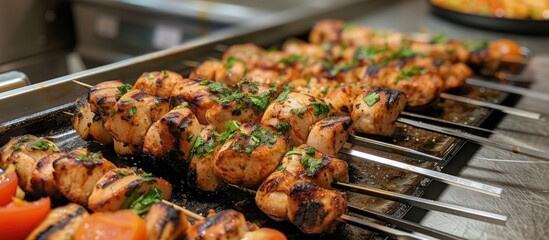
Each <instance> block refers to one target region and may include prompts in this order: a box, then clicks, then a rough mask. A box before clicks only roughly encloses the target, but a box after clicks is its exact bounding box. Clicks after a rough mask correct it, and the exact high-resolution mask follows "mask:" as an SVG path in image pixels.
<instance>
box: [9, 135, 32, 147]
mask: <svg viewBox="0 0 549 240" xmlns="http://www.w3.org/2000/svg"><path fill="white" fill-rule="evenodd" d="M29 140H30V138H29V136H27V135H25V136H22V137H20V138H19V140H18V141H17V142H16V143H14V144H13V151H18V150H21V147H23V144H24V143H26V142H28V141H29Z"/></svg>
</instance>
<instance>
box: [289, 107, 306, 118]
mask: <svg viewBox="0 0 549 240" xmlns="http://www.w3.org/2000/svg"><path fill="white" fill-rule="evenodd" d="M307 109H309V107H304V108H300V109H295V108H294V109H292V110H290V113H295V114H297V116H298V117H299V118H303V116H305V113H306V112H307Z"/></svg>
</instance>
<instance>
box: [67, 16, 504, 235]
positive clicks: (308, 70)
mask: <svg viewBox="0 0 549 240" xmlns="http://www.w3.org/2000/svg"><path fill="white" fill-rule="evenodd" d="M331 25H334V26H339V24H338V21H324V22H321V23H319V25H317V26H316V27H315V28H314V29H313V31H312V33H311V43H312V44H307V43H304V42H299V41H291V42H288V43H287V44H285V45H284V46H283V51H266V50H263V49H261V48H259V47H257V46H253V45H236V46H233V47H231V48H229V49H228V50H227V51H226V53H225V54H224V56H223V59H222V60H221V61H207V62H205V63H203V64H201V65H200V66H198V67H197V69H196V70H195V71H194V72H193V73H192V74H191V76H190V78H189V79H185V78H182V77H181V76H180V75H179V74H177V73H174V72H170V71H160V72H151V73H145V74H143V75H142V76H141V77H140V78H139V79H138V80H137V82H136V84H135V85H134V86H133V87H132V86H129V85H125V84H122V83H121V82H120V81H108V82H104V83H100V84H98V85H96V86H93V87H92V88H91V90H90V92H89V94H88V96H87V98H86V99H81V100H80V101H79V103H78V110H77V113H76V114H75V117H74V122H73V126H74V127H75V129H76V130H77V132H78V133H79V135H80V136H82V137H83V138H84V139H87V140H95V141H98V142H101V143H103V144H105V145H108V144H111V143H114V149H115V151H116V152H117V153H118V154H119V155H121V156H124V155H133V154H140V153H144V154H146V155H148V156H152V157H154V158H155V159H158V160H160V161H168V162H170V163H171V164H173V165H175V166H178V167H182V166H184V165H185V161H189V169H188V170H187V171H188V178H187V180H188V184H189V185H192V186H195V187H196V188H198V189H199V190H202V191H211V192H215V191H220V190H222V189H224V188H227V187H231V186H235V185H236V186H237V187H243V188H248V189H254V190H255V189H258V191H257V193H256V203H257V205H258V207H259V208H260V209H261V210H262V211H264V212H265V213H266V214H267V215H268V216H269V217H271V218H273V219H277V220H290V221H292V222H293V223H294V224H295V225H296V226H297V227H298V228H300V230H302V231H304V232H306V233H320V232H325V231H327V232H329V231H331V230H333V228H334V226H335V225H336V223H337V222H338V221H341V218H342V216H344V214H345V213H346V212H347V205H348V204H347V202H346V199H345V194H343V193H342V192H340V191H337V190H333V186H334V185H338V184H339V185H340V186H342V185H343V183H345V182H348V178H349V176H348V174H349V173H348V169H347V164H346V162H345V161H343V160H339V159H337V158H335V156H336V154H337V153H338V152H339V153H342V152H343V153H348V154H351V155H353V153H354V155H355V156H357V155H359V156H365V158H370V159H371V158H373V157H375V156H373V157H372V156H370V155H368V154H366V153H356V151H355V150H352V149H348V148H343V145H344V144H345V142H346V141H347V139H348V136H349V135H348V134H349V132H351V131H356V132H359V133H366V134H374V135H384V136H391V135H392V134H393V132H394V130H395V122H396V120H397V118H398V116H399V115H400V113H401V112H402V110H403V109H404V108H405V106H406V105H408V106H409V107H412V108H416V107H421V106H424V105H429V104H432V103H433V102H434V101H436V99H438V96H439V95H440V92H442V91H443V90H448V89H451V88H456V87H459V86H460V85H461V84H463V82H464V79H466V78H468V77H469V76H470V75H471V74H472V71H471V70H470V69H469V68H468V67H467V66H466V65H464V64H461V63H460V62H470V61H474V59H478V56H477V57H476V58H475V56H473V55H470V57H468V58H467V57H463V53H460V54H458V55H452V57H444V58H443V59H442V61H437V60H438V59H436V58H425V57H424V56H422V55H421V54H416V53H414V51H409V50H406V49H403V48H402V46H398V47H396V46H397V45H394V46H393V45H392V44H389V43H392V42H398V41H392V40H391V41H389V40H387V42H384V43H383V44H381V45H377V46H376V45H373V46H375V48H364V47H361V46H362V45H363V44H364V43H360V42H357V41H359V39H364V37H365V36H366V35H364V34H363V33H364V31H365V30H364V29H362V28H360V27H358V28H357V26H353V27H352V28H349V29H345V30H343V28H341V29H339V30H338V28H334V27H333V26H331ZM326 26H330V27H329V28H328V27H326ZM342 26H344V25H342ZM353 29H355V30H353ZM356 29H359V30H356ZM351 30H352V31H351ZM334 34H335V35H336V37H335V38H332V36H331V35H334ZM347 35H348V36H347ZM344 36H347V37H344ZM350 36H354V38H352V37H350ZM375 36H378V37H379V36H383V34H381V35H378V34H375ZM315 39H316V40H315ZM349 39H354V40H349ZM374 39H375V37H374ZM374 39H372V40H369V41H371V42H369V43H368V44H370V45H371V43H373V42H376V41H381V40H379V39H392V37H391V38H387V37H379V39H378V40H374ZM342 43H343V44H342ZM401 43H404V41H401ZM447 45H449V46H450V45H451V44H447ZM344 46H347V47H344ZM465 49H467V48H465ZM429 51H434V50H432V49H431V50H429ZM457 52H459V51H457ZM470 52H471V53H472V52H475V51H470ZM428 53H429V55H433V54H432V53H431V52H428ZM456 56H461V57H456ZM500 57H501V56H500ZM387 59H389V60H387ZM456 59H457V60H456ZM467 59H469V60H467ZM482 59H483V61H484V60H485V59H486V58H482ZM458 60H459V61H458ZM379 65H382V66H379ZM371 85H379V86H383V87H389V88H396V89H398V90H402V91H403V92H399V91H395V90H392V89H389V88H379V87H371ZM424 86H428V87H426V88H424ZM408 100H410V101H408ZM202 125H208V126H206V127H203V126H202ZM303 144H305V145H303ZM292 147H297V148H294V149H292V150H290V149H291V148H292ZM342 148H343V150H341V149H342ZM378 163H380V162H379V161H378ZM386 164H389V165H398V164H397V163H395V162H390V163H386ZM401 164H402V163H401ZM403 168H408V169H412V168H410V167H409V166H405V167H403ZM281 183H284V184H281ZM470 185H474V184H470ZM258 186H259V188H258ZM477 186H482V187H481V188H484V189H489V187H488V188H486V187H487V186H486V185H482V184H481V185H477ZM498 192H501V189H499V190H498V189H496V188H493V189H492V194H495V195H497V194H499V193H498ZM327 199H330V200H327ZM332 200H333V201H335V202H336V203H337V204H333V202H331V201H332ZM304 203H307V204H304ZM303 205H306V206H303ZM318 211H323V212H324V213H329V214H326V215H324V217H320V216H321V215H320V214H318ZM431 233H432V232H431ZM439 234H440V233H439ZM439 236H445V237H449V236H448V235H444V234H442V235H439ZM450 238H452V236H450Z"/></svg>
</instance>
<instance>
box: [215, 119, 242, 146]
mask: <svg viewBox="0 0 549 240" xmlns="http://www.w3.org/2000/svg"><path fill="white" fill-rule="evenodd" d="M225 128H226V130H225V132H222V133H220V134H217V135H216V136H215V138H216V139H217V141H219V142H221V144H223V143H225V142H226V141H227V139H229V138H231V137H232V136H233V135H234V133H235V132H236V131H238V130H240V123H239V122H237V121H234V120H229V121H226V122H225Z"/></svg>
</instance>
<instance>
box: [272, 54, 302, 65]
mask: <svg viewBox="0 0 549 240" xmlns="http://www.w3.org/2000/svg"><path fill="white" fill-rule="evenodd" d="M299 61H303V56H300V55H292V56H289V57H285V58H282V59H280V61H278V62H279V63H282V64H292V63H296V62H299Z"/></svg>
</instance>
